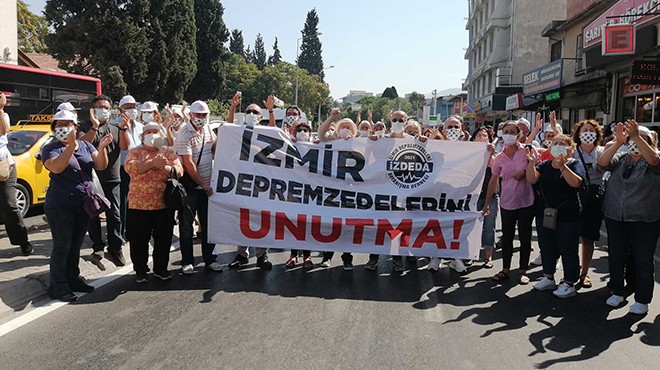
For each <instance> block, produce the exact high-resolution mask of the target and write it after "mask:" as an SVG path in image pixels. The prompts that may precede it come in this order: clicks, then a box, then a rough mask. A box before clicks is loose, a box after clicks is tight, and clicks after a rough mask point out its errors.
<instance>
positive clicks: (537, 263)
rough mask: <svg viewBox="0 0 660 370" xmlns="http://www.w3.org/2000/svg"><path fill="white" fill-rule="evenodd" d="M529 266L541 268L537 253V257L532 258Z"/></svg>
mask: <svg viewBox="0 0 660 370" xmlns="http://www.w3.org/2000/svg"><path fill="white" fill-rule="evenodd" d="M529 264H530V265H534V266H541V265H542V264H543V262H542V261H541V254H540V253H539V255H538V256H537V257H536V258H534V259H533V260H532V261H531V262H530V263H529Z"/></svg>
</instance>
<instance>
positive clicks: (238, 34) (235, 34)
mask: <svg viewBox="0 0 660 370" xmlns="http://www.w3.org/2000/svg"><path fill="white" fill-rule="evenodd" d="M229 51H230V52H232V53H234V54H236V55H240V56H241V57H243V59H245V43H244V42H243V31H240V30H238V29H233V30H232V31H231V38H230V40H229Z"/></svg>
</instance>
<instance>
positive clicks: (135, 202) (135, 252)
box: [125, 122, 183, 283]
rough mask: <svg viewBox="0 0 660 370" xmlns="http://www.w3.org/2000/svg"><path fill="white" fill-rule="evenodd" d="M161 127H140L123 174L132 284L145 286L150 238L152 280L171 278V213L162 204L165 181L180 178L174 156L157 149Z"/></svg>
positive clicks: (179, 167) (160, 137) (160, 138)
mask: <svg viewBox="0 0 660 370" xmlns="http://www.w3.org/2000/svg"><path fill="white" fill-rule="evenodd" d="M163 139H164V133H163V127H162V126H160V125H159V124H158V123H156V122H150V123H147V124H146V125H144V130H143V132H142V135H141V141H142V145H141V146H138V147H137V148H134V149H132V150H131V151H130V152H129V153H128V157H126V164H125V167H126V172H128V174H129V175H130V176H131V183H130V188H129V191H128V211H127V215H126V218H127V221H128V222H127V224H128V226H127V231H126V234H127V236H128V241H129V242H130V249H131V261H133V270H134V271H135V273H136V277H135V281H136V282H138V283H145V282H147V272H148V271H149V268H148V267H147V260H148V258H149V241H150V240H151V237H152V236H153V238H154V251H153V264H154V276H155V277H157V278H159V279H161V280H168V279H170V278H171V275H170V273H169V271H168V270H167V266H168V264H169V256H170V254H169V253H170V245H171V244H172V232H173V228H174V211H172V210H169V209H167V207H166V206H165V201H164V194H165V186H166V184H167V179H168V178H169V177H171V176H172V175H173V174H176V176H177V177H180V176H181V175H183V168H182V166H181V163H180V162H179V158H178V157H177V155H176V154H175V153H174V152H173V151H171V150H169V149H161V148H159V146H158V142H159V141H161V142H162V140H163Z"/></svg>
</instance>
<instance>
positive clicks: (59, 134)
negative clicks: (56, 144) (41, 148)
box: [53, 126, 73, 142]
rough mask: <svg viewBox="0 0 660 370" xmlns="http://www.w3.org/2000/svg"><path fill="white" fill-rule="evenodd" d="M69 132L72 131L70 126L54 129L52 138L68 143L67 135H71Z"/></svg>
mask: <svg viewBox="0 0 660 370" xmlns="http://www.w3.org/2000/svg"><path fill="white" fill-rule="evenodd" d="M71 131H73V127H71V126H64V127H56V128H55V132H54V135H53V136H55V138H56V139H57V140H59V141H63V142H67V141H69V134H71Z"/></svg>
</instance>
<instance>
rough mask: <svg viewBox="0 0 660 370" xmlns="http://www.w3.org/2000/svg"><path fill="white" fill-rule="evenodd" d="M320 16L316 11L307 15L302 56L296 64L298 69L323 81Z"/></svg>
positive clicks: (311, 11)
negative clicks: (319, 34)
mask: <svg viewBox="0 0 660 370" xmlns="http://www.w3.org/2000/svg"><path fill="white" fill-rule="evenodd" d="M318 25H319V16H318V14H317V13H316V9H312V10H310V11H309V12H308V13H307V19H306V20H305V26H304V28H303V30H302V38H303V39H302V40H301V41H302V42H301V45H300V56H299V57H298V60H297V61H296V63H297V64H298V67H300V68H303V69H305V70H307V72H309V73H310V74H313V75H317V76H319V78H320V79H321V81H323V77H324V74H323V56H322V55H321V52H322V50H321V40H320V39H319V36H318V35H317V34H318V32H319V28H318Z"/></svg>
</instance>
